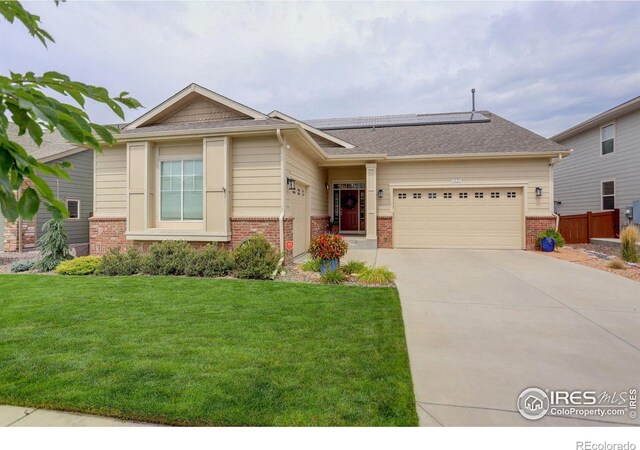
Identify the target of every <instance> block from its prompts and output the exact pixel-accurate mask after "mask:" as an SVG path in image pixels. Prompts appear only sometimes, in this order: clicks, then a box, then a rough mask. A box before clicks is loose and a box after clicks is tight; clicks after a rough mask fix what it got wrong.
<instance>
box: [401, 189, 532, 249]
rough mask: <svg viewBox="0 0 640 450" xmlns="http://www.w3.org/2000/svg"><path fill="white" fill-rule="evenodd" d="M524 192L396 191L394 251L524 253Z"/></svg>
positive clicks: (511, 190) (487, 190)
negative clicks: (409, 249) (517, 250)
mask: <svg viewBox="0 0 640 450" xmlns="http://www.w3.org/2000/svg"><path fill="white" fill-rule="evenodd" d="M524 244H525V242H524V196H523V188H522V187H456V188H437V189H436V188H402V189H394V190H393V246H394V247H395V248H476V249H522V248H524Z"/></svg>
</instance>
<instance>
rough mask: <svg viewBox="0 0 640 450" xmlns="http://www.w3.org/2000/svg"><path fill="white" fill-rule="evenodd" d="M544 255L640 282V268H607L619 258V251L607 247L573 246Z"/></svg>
mask: <svg viewBox="0 0 640 450" xmlns="http://www.w3.org/2000/svg"><path fill="white" fill-rule="evenodd" d="M541 253H542V254H543V255H547V256H551V257H553V258H557V259H562V260H564V261H570V262H573V263H576V264H580V265H583V266H587V267H592V268H594V269H598V270H604V271H605V272H610V273H613V274H616V275H619V276H622V277H625V278H629V279H630V280H633V281H639V282H640V267H638V266H637V265H636V266H633V265H629V264H627V265H626V266H625V268H624V269H612V268H610V267H608V266H607V263H608V262H609V260H610V259H613V258H615V257H617V256H618V252H617V249H615V248H613V247H607V246H605V245H593V244H572V245H571V246H565V247H562V248H559V249H557V250H556V251H555V252H549V253H545V252H541Z"/></svg>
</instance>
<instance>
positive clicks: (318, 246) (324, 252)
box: [309, 234, 349, 259]
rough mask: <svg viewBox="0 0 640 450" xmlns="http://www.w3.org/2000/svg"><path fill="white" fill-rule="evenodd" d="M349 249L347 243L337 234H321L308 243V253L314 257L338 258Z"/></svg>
mask: <svg viewBox="0 0 640 450" xmlns="http://www.w3.org/2000/svg"><path fill="white" fill-rule="evenodd" d="M348 249H349V244H347V243H346V241H345V240H344V239H343V238H342V236H338V235H337V234H321V235H320V236H318V237H316V238H315V239H313V240H312V241H311V243H310V244H309V253H311V256H313V257H314V258H316V259H340V258H342V257H343V256H344V255H345V254H346V253H347V250H348Z"/></svg>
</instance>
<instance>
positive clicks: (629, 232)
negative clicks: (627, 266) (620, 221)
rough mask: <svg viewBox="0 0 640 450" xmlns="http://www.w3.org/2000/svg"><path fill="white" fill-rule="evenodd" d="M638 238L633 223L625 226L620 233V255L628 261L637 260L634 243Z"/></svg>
mask: <svg viewBox="0 0 640 450" xmlns="http://www.w3.org/2000/svg"><path fill="white" fill-rule="evenodd" d="M639 238H640V233H638V229H637V228H636V227H635V225H629V226H627V227H626V228H625V229H624V230H622V232H621V233H620V256H621V257H622V259H624V260H625V261H628V262H633V263H635V262H638V249H637V247H636V243H637V242H638V239H639Z"/></svg>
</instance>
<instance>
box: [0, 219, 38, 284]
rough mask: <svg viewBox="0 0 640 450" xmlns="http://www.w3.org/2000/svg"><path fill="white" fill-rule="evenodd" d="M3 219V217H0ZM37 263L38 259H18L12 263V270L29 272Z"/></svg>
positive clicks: (14, 271)
mask: <svg viewBox="0 0 640 450" xmlns="http://www.w3.org/2000/svg"><path fill="white" fill-rule="evenodd" d="M0 220H1V219H0ZM35 265H36V261H34V260H32V259H28V260H26V261H18V262H14V263H13V264H11V272H13V273H19V272H27V271H29V270H31V269H33V267H34V266H35Z"/></svg>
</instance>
